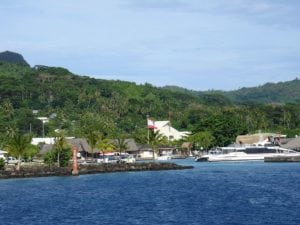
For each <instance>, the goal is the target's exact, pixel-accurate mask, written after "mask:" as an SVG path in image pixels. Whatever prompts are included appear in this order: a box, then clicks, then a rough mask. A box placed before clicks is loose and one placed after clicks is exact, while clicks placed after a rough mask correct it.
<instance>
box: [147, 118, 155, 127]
mask: <svg viewBox="0 0 300 225" xmlns="http://www.w3.org/2000/svg"><path fill="white" fill-rule="evenodd" d="M147 126H148V129H155V128H156V126H155V121H154V120H152V119H147Z"/></svg>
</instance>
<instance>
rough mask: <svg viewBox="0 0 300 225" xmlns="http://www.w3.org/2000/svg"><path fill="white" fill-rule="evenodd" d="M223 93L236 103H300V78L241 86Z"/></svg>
mask: <svg viewBox="0 0 300 225" xmlns="http://www.w3.org/2000/svg"><path fill="white" fill-rule="evenodd" d="M224 95H225V96H227V97H228V98H230V99H231V100H232V101H233V102H236V103H245V102H255V103H267V104H270V103H283V104H284V103H296V104H300V80H299V79H295V80H292V81H287V82H279V83H267V84H264V85H262V86H259V87H253V88H242V89H239V90H237V91H231V92H224Z"/></svg>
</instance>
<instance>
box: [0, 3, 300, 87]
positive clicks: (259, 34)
mask: <svg viewBox="0 0 300 225" xmlns="http://www.w3.org/2000/svg"><path fill="white" fill-rule="evenodd" d="M299 12H300V1H298V0H26V1H25V0H14V1H11V0H1V1H0V21H1V22H0V23H1V35H0V51H5V50H10V51H16V52H19V53H21V54H22V55H23V56H24V57H25V58H26V60H27V61H28V62H29V63H30V64H31V65H32V66H33V65H36V64H43V65H49V66H62V67H65V68H68V69H69V70H71V71H72V72H73V73H76V74H80V75H89V76H93V77H97V78H103V79H119V80H127V81H134V82H136V83H145V82H148V83H152V84H153V85H156V86H164V85H177V86H181V87H185V88H189V89H194V90H208V89H222V90H233V89H238V88H240V87H251V86H256V85H262V84H264V83H266V82H278V81H286V80H292V79H295V78H296V77H300V63H299V60H300V41H299V40H300V14H299Z"/></svg>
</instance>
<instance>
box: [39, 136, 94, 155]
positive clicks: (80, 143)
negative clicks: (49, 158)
mask: <svg viewBox="0 0 300 225" xmlns="http://www.w3.org/2000/svg"><path fill="white" fill-rule="evenodd" d="M66 141H67V143H68V144H70V145H75V146H76V147H77V148H78V151H79V152H88V153H92V149H91V147H90V146H89V144H88V143H87V141H86V139H84V138H73V139H67V140H66ZM40 146H41V147H40V151H39V154H41V155H44V154H46V153H47V152H48V151H49V150H51V149H53V146H54V144H41V145H40Z"/></svg>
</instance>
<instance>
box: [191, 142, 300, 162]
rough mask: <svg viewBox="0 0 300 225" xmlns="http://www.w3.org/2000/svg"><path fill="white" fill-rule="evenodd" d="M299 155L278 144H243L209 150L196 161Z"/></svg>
mask: <svg viewBox="0 0 300 225" xmlns="http://www.w3.org/2000/svg"><path fill="white" fill-rule="evenodd" d="M287 155H300V153H299V152H296V151H294V150H290V149H285V148H281V147H279V146H245V147H224V148H220V149H218V150H212V151H209V152H208V154H207V155H202V156H199V157H197V158H196V159H195V161H197V162H201V161H202V162H203V161H207V162H220V161H251V160H264V158H265V157H274V156H287Z"/></svg>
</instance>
